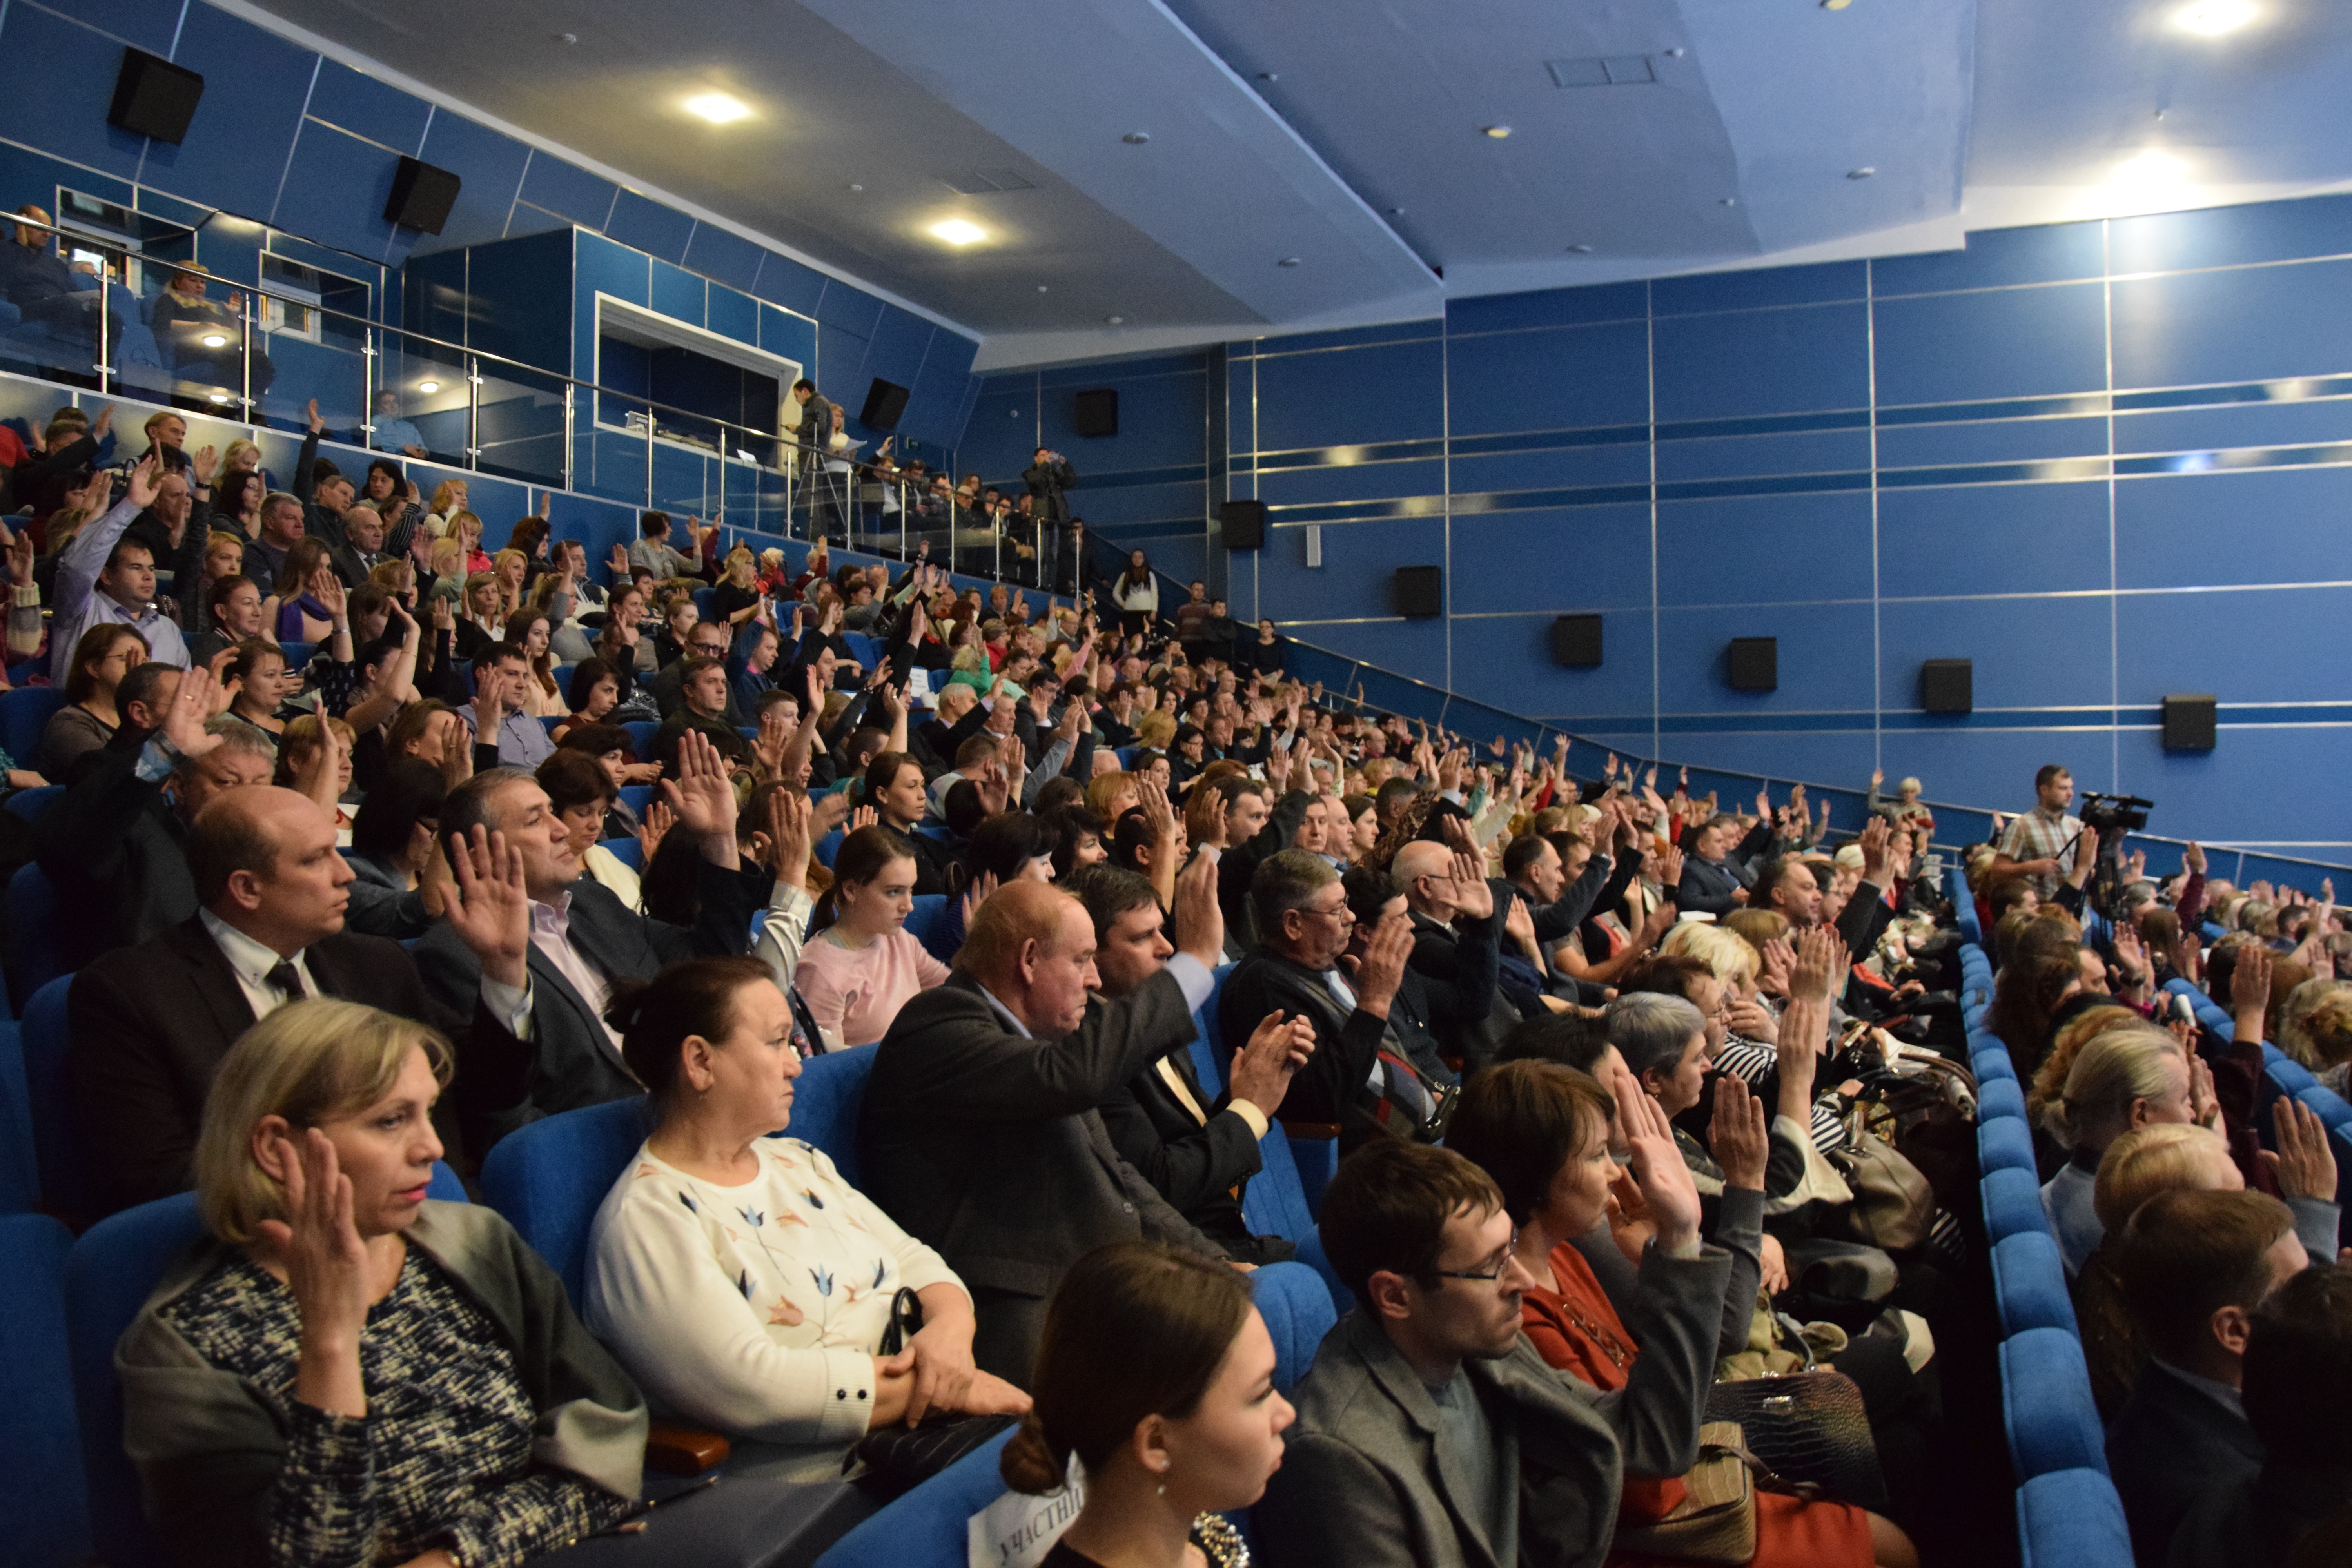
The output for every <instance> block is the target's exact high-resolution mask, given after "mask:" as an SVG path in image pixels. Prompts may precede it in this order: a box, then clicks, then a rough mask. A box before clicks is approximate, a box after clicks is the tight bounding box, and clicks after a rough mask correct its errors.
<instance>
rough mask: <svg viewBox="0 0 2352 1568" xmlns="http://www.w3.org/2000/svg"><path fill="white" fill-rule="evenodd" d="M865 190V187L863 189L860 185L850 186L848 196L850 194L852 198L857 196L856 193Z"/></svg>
mask: <svg viewBox="0 0 2352 1568" xmlns="http://www.w3.org/2000/svg"><path fill="white" fill-rule="evenodd" d="M865 188H866V187H865V186H864V185H860V184H852V185H851V186H850V187H849V194H850V195H853V196H854V195H857V193H858V192H860V191H862V190H864V189H865Z"/></svg>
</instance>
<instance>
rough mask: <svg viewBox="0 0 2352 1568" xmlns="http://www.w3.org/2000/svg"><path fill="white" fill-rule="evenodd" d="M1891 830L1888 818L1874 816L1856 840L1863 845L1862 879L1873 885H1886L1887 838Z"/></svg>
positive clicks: (1880, 886)
mask: <svg viewBox="0 0 2352 1568" xmlns="http://www.w3.org/2000/svg"><path fill="white" fill-rule="evenodd" d="M1891 831H1892V827H1891V825H1890V824H1889V823H1888V822H1887V820H1886V818H1885V817H1883V816H1874V817H1872V818H1871V819H1870V821H1869V822H1868V823H1867V824H1866V825H1865V826H1864V827H1863V830H1862V834H1861V837H1859V838H1858V839H1857V840H1856V842H1857V843H1859V844H1860V845H1861V846H1862V879H1863V880H1864V881H1865V882H1868V883H1870V884H1871V885H1872V886H1873V887H1878V888H1883V887H1885V886H1886V871H1887V866H1886V858H1887V857H1886V840H1887V837H1888V835H1889V833H1890V832H1891Z"/></svg>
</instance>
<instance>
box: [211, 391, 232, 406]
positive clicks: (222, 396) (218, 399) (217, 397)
mask: <svg viewBox="0 0 2352 1568" xmlns="http://www.w3.org/2000/svg"><path fill="white" fill-rule="evenodd" d="M210 396H211V398H212V401H213V402H215V403H226V402H227V401H228V394H227V393H226V392H215V393H213V394H210Z"/></svg>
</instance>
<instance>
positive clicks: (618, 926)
mask: <svg viewBox="0 0 2352 1568" xmlns="http://www.w3.org/2000/svg"><path fill="white" fill-rule="evenodd" d="M680 763H681V765H682V768H683V771H684V773H685V776H684V777H683V778H681V779H680V780H679V781H678V784H677V801H676V810H677V826H674V827H672V828H671V829H670V832H671V833H672V834H674V835H675V834H683V835H686V836H687V838H688V840H691V841H693V842H695V843H696V844H697V845H698V847H699V848H700V851H701V857H702V865H701V867H700V868H699V870H700V874H699V877H698V884H697V887H698V894H699V902H700V907H699V910H698V919H697V922H696V924H695V926H694V927H693V929H692V930H688V929H685V928H683V927H679V926H674V925H668V924H666V923H664V922H663V921H657V920H654V919H651V918H650V917H647V916H644V915H640V914H638V913H636V912H635V910H630V909H628V908H627V907H626V906H625V905H624V904H623V903H622V902H621V900H619V899H617V898H615V897H614V895H613V891H612V889H609V888H606V887H605V886H604V884H602V883H601V882H598V881H597V880H596V879H594V878H593V877H584V876H583V875H582V874H581V870H580V858H579V857H578V856H577V855H575V854H573V853H572V842H571V839H572V836H571V832H570V830H569V829H568V828H566V827H565V826H564V824H563V822H562V819H561V818H560V817H558V816H556V815H555V812H554V810H553V809H552V808H551V806H550V805H548V799H547V792H546V791H545V790H543V789H541V788H540V786H539V784H538V782H537V781H536V780H534V779H533V778H532V777H531V776H530V774H529V773H523V772H521V771H520V770H519V769H512V768H493V769H491V770H490V771H489V772H488V773H476V774H475V775H474V776H473V777H472V778H470V779H468V780H467V781H466V782H465V783H464V784H460V785H459V786H458V787H457V788H456V789H454V790H452V791H450V792H449V799H448V802H447V804H446V805H444V806H443V807H442V808H441V837H442V842H443V843H444V844H445V845H446V846H447V853H448V855H449V858H450V863H451V865H452V867H453V868H455V869H456V871H457V889H456V890H455V892H454V893H453V895H452V896H451V898H450V899H449V901H448V905H447V910H446V913H445V914H444V915H443V917H442V920H441V921H440V923H439V924H437V925H436V926H435V927H434V928H433V930H431V931H427V932H426V933H425V937H424V939H423V940H422V941H420V942H418V943H417V944H416V948H415V958H416V967H417V970H418V972H419V973H421V974H423V975H424V977H425V990H426V992H427V993H428V994H430V995H432V996H433V997H434V998H435V999H436V1001H438V1002H439V1003H440V1004H441V1005H443V1006H444V1007H446V1008H448V1009H450V1010H451V1011H453V1012H457V1013H461V1014H462V1013H470V1012H472V1011H473V1010H474V1008H475V1005H476V1000H477V998H479V1000H480V1003H481V1005H482V1007H483V1008H484V1009H485V1010H486V1012H487V1014H488V1018H489V1020H490V1021H492V1022H494V1023H495V1024H497V1025H498V1026H499V1028H500V1029H502V1030H504V1032H505V1035H504V1037H499V1038H493V1037H490V1036H489V1035H488V1034H487V1033H486V1032H485V1031H483V1030H482V1029H481V1028H480V1027H479V1026H477V1027H476V1029H475V1030H474V1032H473V1034H472V1035H471V1036H469V1037H468V1050H467V1059H466V1061H465V1063H464V1067H465V1071H464V1073H463V1074H462V1075H461V1086H462V1092H461V1095H460V1100H461V1103H460V1104H459V1106H458V1111H459V1115H460V1117H461V1119H462V1120H461V1125H463V1126H465V1128H466V1137H467V1150H468V1152H480V1153H485V1154H486V1153H488V1151H489V1148H490V1145H491V1144H492V1143H494V1142H497V1141H498V1140H499V1138H500V1137H503V1136H504V1135H505V1134H506V1133H508V1132H510V1131H513V1130H514V1129H515V1128H516V1127H519V1126H520V1125H521V1124H522V1123H524V1122H526V1121H533V1120H536V1119H537V1118H539V1117H541V1116H545V1115H550V1114H551V1113H553V1112H555V1111H558V1110H572V1109H573V1108H575V1107H577V1106H583V1105H601V1104H603V1103H604V1101H606V1100H620V1099H624V1098H625V1097H627V1096H629V1095H633V1094H635V1093H637V1092H638V1090H639V1088H640V1086H639V1085H638V1083H637V1080H636V1079H635V1075H633V1074H632V1073H631V1072H630V1071H629V1069H628V1067H627V1065H626V1064H625V1062H624V1061H623V1060H622V1058H621V1049H620V1047H621V1042H620V1039H619V1037H617V1036H616V1035H615V1034H614V1032H613V1031H612V1029H611V1028H610V1027H609V1026H607V1025H606V1024H605V1022H604V1004H605V1002H606V1001H607V1000H609V999H610V996H611V993H612V988H613V987H614V985H616V984H619V983H621V982H622V981H625V980H650V979H652V978H653V977H654V976H655V975H656V974H657V973H660V972H661V970H662V967H663V966H664V965H665V964H669V963H676V962H677V961H678V960H680V959H683V958H692V957H714V956H721V955H726V954H731V953H740V952H742V951H743V950H744V949H745V948H746V947H747V946H749V945H750V942H751V910H753V908H754V907H755V906H756V903H757V900H756V897H755V893H754V889H753V884H752V882H751V880H750V879H747V878H745V877H743V876H742V875H741V874H740V872H739V870H738V861H739V857H738V854H737V851H736V847H735V792H734V790H733V789H732V788H730V786H729V785H728V783H727V775H726V772H725V770H724V769H723V768H722V767H721V766H720V765H719V759H718V758H717V757H716V756H715V755H713V754H712V753H711V752H710V750H709V747H708V746H705V745H702V744H701V743H700V742H699V741H696V742H692V743H690V744H689V745H688V747H687V748H685V749H684V750H683V752H682V754H681V757H680ZM494 834H495V835H499V839H498V840H496V841H493V840H492V838H491V836H492V835H494ZM501 851H502V852H501ZM493 961H495V962H493ZM479 1022H480V1020H479V1019H478V1020H477V1024H479Z"/></svg>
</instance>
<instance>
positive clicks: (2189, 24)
mask: <svg viewBox="0 0 2352 1568" xmlns="http://www.w3.org/2000/svg"><path fill="white" fill-rule="evenodd" d="M2261 15H2262V10H2261V8H2260V7H2259V6H2257V5H2255V4H2254V0H2191V3H2190V4H2189V5H2183V6H2182V7H2181V8H2180V9H2179V10H2178V11H2175V12H2174V13H2173V14H2172V25H2173V26H2175V27H2178V28H2179V30H2180V31H2182V32H2184V33H2194V34H2196V35H2197V36H2198V37H2202V38H2218V37H2221V35H2222V34H2224V33H2234V32H2236V31H2237V30H2238V29H2239V28H2241V27H2242V26H2246V25H2247V24H2248V23H2250V22H2252V21H2253V20H2254V19H2255V18H2256V17H2258V16H2261Z"/></svg>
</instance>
